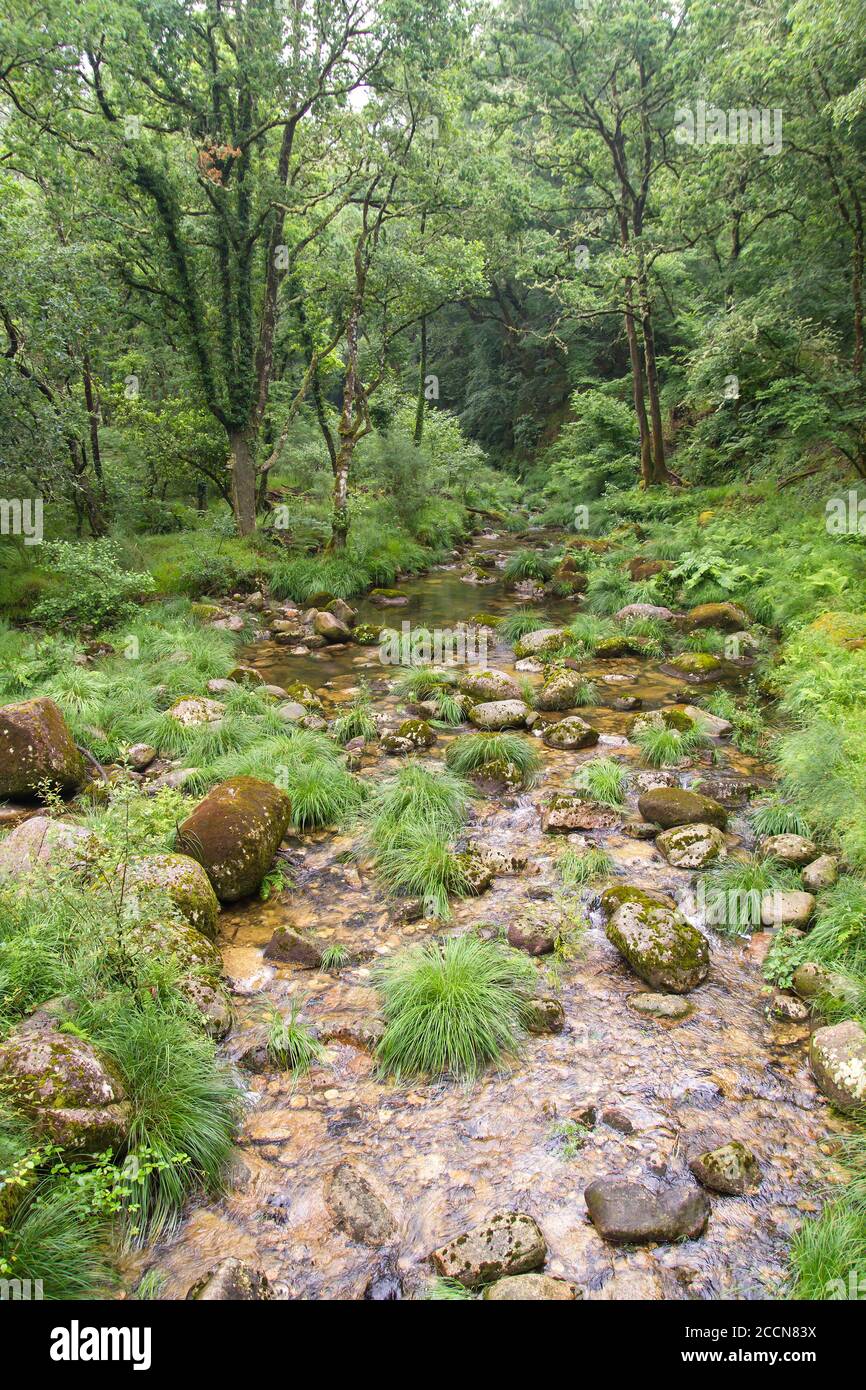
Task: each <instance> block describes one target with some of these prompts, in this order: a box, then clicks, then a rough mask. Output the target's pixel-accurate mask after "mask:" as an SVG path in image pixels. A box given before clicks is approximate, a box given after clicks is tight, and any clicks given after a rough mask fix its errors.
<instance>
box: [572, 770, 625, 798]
mask: <svg viewBox="0 0 866 1390" xmlns="http://www.w3.org/2000/svg"><path fill="white" fill-rule="evenodd" d="M574 785H575V787H577V788H578V789H579V790H580V791H586V792H589V794H590V796H591V797H592V799H593V801H599V802H601V804H602V806H614V807H618V806H622V805H624V803H625V797H626V792H627V791H628V772H627V771H626V769H625V768H624V767H623V766H622V764H621V763H618V762H615V761H614V759H613V758H593V759H592V760H591V761H590V762H587V763H583V764H582V765H581V766H580V767H579V768H578V769H577V772H576V773H575V774H574Z"/></svg>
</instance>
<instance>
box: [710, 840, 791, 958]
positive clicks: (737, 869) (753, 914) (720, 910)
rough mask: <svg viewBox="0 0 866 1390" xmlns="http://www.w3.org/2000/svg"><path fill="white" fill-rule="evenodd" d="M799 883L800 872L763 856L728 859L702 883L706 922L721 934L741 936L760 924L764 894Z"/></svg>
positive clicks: (713, 869)
mask: <svg viewBox="0 0 866 1390" xmlns="http://www.w3.org/2000/svg"><path fill="white" fill-rule="evenodd" d="M799 886H800V877H799V875H798V874H797V873H795V872H793V871H792V870H790V869H784V868H782V866H781V865H780V864H778V863H776V862H775V861H774V860H772V859H768V858H766V857H765V856H764V855H758V854H755V855H751V856H749V857H748V858H743V859H734V858H731V859H727V860H725V862H724V863H722V864H719V865H718V867H716V868H711V869H710V872H709V874H708V875H707V877H706V878H705V879H703V881H702V883H701V892H702V894H703V895H704V898H705V901H706V906H707V921H708V922H709V923H710V925H711V926H712V927H714V928H715V930H716V931H717V932H718V933H719V934H720V935H721V936H733V937H739V936H742V935H744V934H745V933H746V932H748V931H749V930H751V929H753V928H755V927H759V926H760V925H761V897H762V894H764V893H770V892H776V891H785V890H787V889H795V888H799Z"/></svg>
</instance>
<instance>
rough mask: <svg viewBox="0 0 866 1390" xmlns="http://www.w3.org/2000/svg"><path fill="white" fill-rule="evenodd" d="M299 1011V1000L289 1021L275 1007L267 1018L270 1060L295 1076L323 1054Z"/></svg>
mask: <svg viewBox="0 0 866 1390" xmlns="http://www.w3.org/2000/svg"><path fill="white" fill-rule="evenodd" d="M331 949H333V948H331ZM300 1008H301V1006H300V1002H299V1000H297V999H293V1000H292V1001H291V1004H290V1012H289V1016H288V1018H286V1017H285V1016H284V1015H283V1014H282V1013H281V1012H280V1010H279V1009H278V1008H277V1007H276V1006H274V1008H272V1009H271V1012H270V1015H269V1017H268V1029H267V1042H266V1047H267V1050H268V1057H269V1058H270V1060H271V1062H273V1064H274V1066H275V1067H279V1069H280V1070H281V1071H291V1072H294V1073H295V1075H296V1076H303V1075H304V1074H305V1073H306V1072H308V1071H309V1070H310V1067H311V1066H312V1065H313V1063H314V1062H317V1061H319V1059H320V1058H321V1056H322V1053H323V1052H324V1048H323V1047H322V1044H321V1043H320V1042H319V1040H318V1038H317V1037H316V1035H315V1033H313V1031H312V1029H311V1028H310V1025H309V1024H308V1023H306V1022H305V1021H304V1020H303V1019H302V1018H301V1016H300Z"/></svg>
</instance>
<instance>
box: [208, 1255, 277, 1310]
mask: <svg viewBox="0 0 866 1390" xmlns="http://www.w3.org/2000/svg"><path fill="white" fill-rule="evenodd" d="M272 1297H273V1295H272V1293H271V1286H270V1284H269V1283H268V1281H267V1278H266V1276H265V1275H264V1274H263V1273H262V1271H261V1270H260V1269H256V1268H255V1267H254V1266H253V1265H248V1264H245V1263H244V1262H243V1261H242V1260H238V1259H236V1258H235V1257H234V1256H230V1257H229V1258H228V1259H227V1260H221V1261H220V1263H219V1264H218V1265H215V1266H214V1267H213V1268H212V1269H209V1270H208V1271H207V1273H206V1274H205V1275H203V1276H202V1277H201V1278H200V1279H197V1280H196V1282H195V1283H194V1284H193V1286H192V1288H191V1289H190V1290H189V1292H188V1293H187V1298H189V1299H195V1300H197V1301H198V1302H199V1303H252V1302H262V1301H264V1300H268V1299H270V1298H272Z"/></svg>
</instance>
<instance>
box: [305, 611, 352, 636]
mask: <svg viewBox="0 0 866 1390" xmlns="http://www.w3.org/2000/svg"><path fill="white" fill-rule="evenodd" d="M313 631H314V632H316V633H317V634H318V636H319V637H324V639H325V641H326V642H351V640H352V632H351V629H350V628H349V627H348V626H347V624H346V623H343V622H341V621H340V619H339V618H337V617H335V615H334V614H333V613H328V612H320V613H317V614H316V616H315V618H314V619H313Z"/></svg>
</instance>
